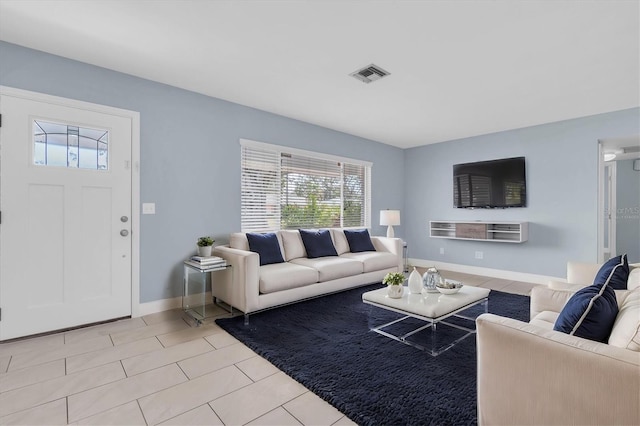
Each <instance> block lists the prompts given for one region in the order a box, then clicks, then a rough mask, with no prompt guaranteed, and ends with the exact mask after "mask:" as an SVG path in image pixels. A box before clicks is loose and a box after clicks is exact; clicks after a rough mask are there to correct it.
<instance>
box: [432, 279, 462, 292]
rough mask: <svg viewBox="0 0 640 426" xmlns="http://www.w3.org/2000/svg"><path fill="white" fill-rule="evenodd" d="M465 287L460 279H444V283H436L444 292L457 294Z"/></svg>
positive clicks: (440, 290)
mask: <svg viewBox="0 0 640 426" xmlns="http://www.w3.org/2000/svg"><path fill="white" fill-rule="evenodd" d="M462 287H463V284H462V283H461V282H460V281H455V280H444V283H442V284H440V283H438V284H436V288H437V289H438V291H439V292H440V293H442V294H455V293H457V292H459V291H460V289H461V288H462Z"/></svg>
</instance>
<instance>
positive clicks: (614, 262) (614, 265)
mask: <svg viewBox="0 0 640 426" xmlns="http://www.w3.org/2000/svg"><path fill="white" fill-rule="evenodd" d="M628 280H629V262H628V261H627V255H626V254H623V255H620V256H616V257H612V258H611V259H609V260H607V261H606V262H605V264H604V265H602V266H601V267H600V270H599V271H598V273H597V274H596V277H595V279H594V280H593V283H594V284H600V283H604V282H607V281H608V283H609V286H610V287H611V288H613V289H614V290H626V289H627V281H628Z"/></svg>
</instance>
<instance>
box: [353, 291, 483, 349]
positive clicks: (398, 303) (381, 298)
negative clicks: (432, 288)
mask: <svg viewBox="0 0 640 426" xmlns="http://www.w3.org/2000/svg"><path fill="white" fill-rule="evenodd" d="M489 292H490V290H489V289H486V288H479V287H472V286H468V285H466V286H464V287H462V288H461V289H460V291H459V292H458V293H456V294H440V293H423V294H409V289H408V288H406V287H405V288H404V294H403V296H402V297H401V298H399V299H392V298H390V297H389V296H387V288H386V287H384V288H381V289H378V290H373V291H368V292H366V293H364V294H363V295H362V301H363V302H364V303H367V304H369V305H373V306H376V307H378V308H382V309H386V310H388V311H393V312H397V313H400V314H402V315H403V317H401V318H398V319H396V320H394V321H391V322H389V323H386V324H383V325H380V326H377V327H374V328H372V329H371V331H375V332H376V333H378V334H381V335H383V336H386V337H389V338H391V339H394V340H397V341H399V342H402V343H405V344H407V345H411V346H414V347H416V348H418V349H421V350H423V351H426V352H428V353H429V354H431V355H433V356H437V355H439V354H441V353H442V352H444V351H446V350H447V349H450V348H452V347H453V346H455V345H456V344H458V343H459V342H460V341H462V340H463V339H465V338H467V337H469V336H470V335H472V334H475V332H476V331H475V328H470V327H465V326H463V325H461V324H460V323H461V322H464V321H472V322H474V323H475V317H470V316H465V315H462V312H463V311H466V310H468V309H469V308H471V307H473V306H476V305H482V307H483V308H484V309H483V311H484V312H487V311H488V303H489ZM476 316H477V315H476ZM451 317H455V318H460V319H462V320H464V321H457V322H458V324H454V323H452V322H450V321H445V320H446V319H447V318H451ZM409 318H417V319H419V320H421V321H425V322H426V323H427V324H425V325H422V326H420V327H418V328H417V329H414V330H411V331H409V332H407V333H404V334H401V335H396V334H392V333H389V332H387V331H384V330H383V329H385V328H388V327H389V326H392V325H394V324H397V323H400V322H402V321H405V320H407V319H409ZM438 324H443V325H447V326H449V327H454V328H457V329H459V330H462V331H463V332H464V334H463V335H462V336H461V337H457V338H454V339H453V341H451V340H449V341H448V342H446V343H444V344H443V345H438V344H437V339H436V337H437V333H436V330H437V328H438V327H437V325H438ZM471 325H474V324H471ZM426 328H431V336H429V339H428V340H430V342H431V344H430V345H423V344H421V343H419V342H416V341H413V340H411V341H410V340H408V339H407V338H408V337H409V336H412V335H414V334H416V333H418V332H420V331H422V330H424V329H426Z"/></svg>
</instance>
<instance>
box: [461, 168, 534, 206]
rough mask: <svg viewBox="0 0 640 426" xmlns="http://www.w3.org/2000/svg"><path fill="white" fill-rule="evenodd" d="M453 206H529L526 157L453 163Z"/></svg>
mask: <svg viewBox="0 0 640 426" xmlns="http://www.w3.org/2000/svg"><path fill="white" fill-rule="evenodd" d="M453 205H454V207H458V208H487V209H488V208H506V207H526V206H527V183H526V173H525V163H524V157H514V158H502V159H499V160H491V161H479V162H475V163H464V164H454V166H453Z"/></svg>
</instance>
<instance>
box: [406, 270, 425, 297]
mask: <svg viewBox="0 0 640 426" xmlns="http://www.w3.org/2000/svg"><path fill="white" fill-rule="evenodd" d="M409 291H410V292H411V294H420V293H422V276H421V275H420V272H418V271H417V270H416V268H415V267H414V268H413V271H411V274H409Z"/></svg>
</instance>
